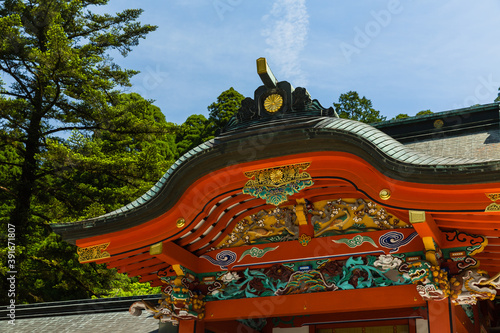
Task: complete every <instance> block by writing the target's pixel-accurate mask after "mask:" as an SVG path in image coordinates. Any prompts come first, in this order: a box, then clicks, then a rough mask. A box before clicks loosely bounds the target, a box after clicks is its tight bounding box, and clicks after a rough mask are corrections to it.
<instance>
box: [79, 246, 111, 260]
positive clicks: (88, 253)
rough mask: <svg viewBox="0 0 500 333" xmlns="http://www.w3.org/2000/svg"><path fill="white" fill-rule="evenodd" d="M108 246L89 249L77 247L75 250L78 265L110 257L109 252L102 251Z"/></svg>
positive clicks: (90, 247)
mask: <svg viewBox="0 0 500 333" xmlns="http://www.w3.org/2000/svg"><path fill="white" fill-rule="evenodd" d="M108 246H109V242H108V243H103V244H99V245H94V246H89V247H79V248H78V249H77V250H76V252H77V253H78V261H79V262H80V263H85V262H91V261H96V260H99V259H104V258H109V257H111V255H110V254H109V252H107V251H104V250H106V248H107V247H108Z"/></svg>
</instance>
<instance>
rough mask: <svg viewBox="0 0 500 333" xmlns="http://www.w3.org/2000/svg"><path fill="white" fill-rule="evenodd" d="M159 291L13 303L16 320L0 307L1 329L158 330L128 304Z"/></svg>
mask: <svg viewBox="0 0 500 333" xmlns="http://www.w3.org/2000/svg"><path fill="white" fill-rule="evenodd" d="M160 297H161V295H143V296H130V297H116V298H100V299H91V300H90V299H89V300H73V301H61V302H46V303H36V304H18V305H16V323H15V325H10V324H8V322H7V319H9V317H8V316H7V312H8V310H4V309H2V310H0V314H1V316H0V318H1V319H0V331H2V332H60V333H63V332H103V331H108V332H134V331H135V332H149V333H154V332H158V322H156V321H155V320H151V319H150V317H151V316H145V315H143V316H140V317H134V316H131V315H130V313H129V311H128V310H129V308H130V304H132V303H133V302H136V301H140V300H143V299H145V300H150V301H157V300H158V299H159V298H160Z"/></svg>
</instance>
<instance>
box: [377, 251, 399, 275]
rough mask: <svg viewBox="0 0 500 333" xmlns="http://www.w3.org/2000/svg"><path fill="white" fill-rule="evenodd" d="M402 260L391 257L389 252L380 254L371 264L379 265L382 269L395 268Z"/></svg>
mask: <svg viewBox="0 0 500 333" xmlns="http://www.w3.org/2000/svg"><path fill="white" fill-rule="evenodd" d="M402 263H403V261H402V260H401V259H399V258H396V257H393V256H392V255H390V254H381V255H380V256H379V257H378V259H377V260H375V262H374V263H373V266H375V267H380V268H381V269H382V270H384V271H385V270H388V269H396V268H398V267H399V265H401V264H402Z"/></svg>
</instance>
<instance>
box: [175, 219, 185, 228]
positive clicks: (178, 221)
mask: <svg viewBox="0 0 500 333" xmlns="http://www.w3.org/2000/svg"><path fill="white" fill-rule="evenodd" d="M176 224H177V228H182V227H184V226H185V225H186V220H184V219H183V218H182V217H181V218H179V219H177V223H176Z"/></svg>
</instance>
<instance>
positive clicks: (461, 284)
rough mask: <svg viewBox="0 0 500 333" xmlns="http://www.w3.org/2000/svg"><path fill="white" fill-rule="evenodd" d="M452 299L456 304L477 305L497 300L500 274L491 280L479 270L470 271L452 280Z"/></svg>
mask: <svg viewBox="0 0 500 333" xmlns="http://www.w3.org/2000/svg"><path fill="white" fill-rule="evenodd" d="M450 285H451V295H450V297H451V299H452V301H453V302H454V303H456V304H476V303H477V301H478V300H486V299H490V300H493V299H495V296H496V289H500V273H499V274H497V275H496V276H495V277H493V278H491V279H490V278H489V276H488V273H487V272H486V271H483V270H479V269H468V270H465V271H463V272H462V273H460V274H459V275H457V276H455V277H452V278H451V279H450Z"/></svg>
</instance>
